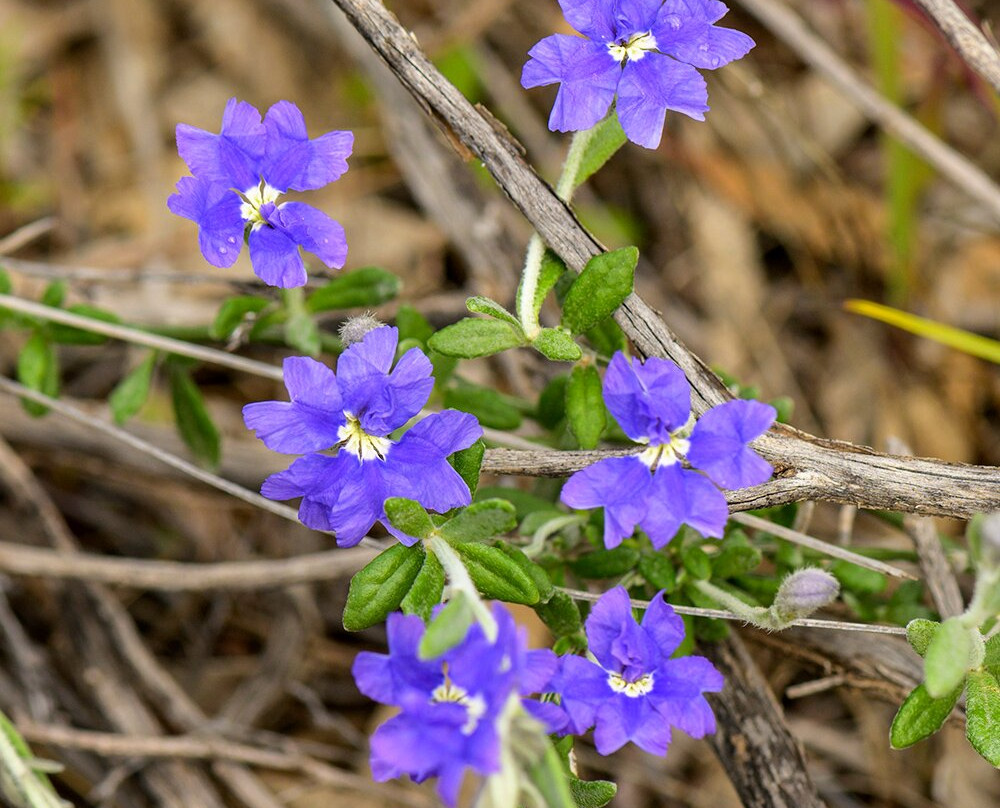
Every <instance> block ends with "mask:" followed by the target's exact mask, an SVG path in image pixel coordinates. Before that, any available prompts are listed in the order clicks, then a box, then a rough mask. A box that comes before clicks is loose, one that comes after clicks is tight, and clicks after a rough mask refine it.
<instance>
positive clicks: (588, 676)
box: [556, 586, 722, 755]
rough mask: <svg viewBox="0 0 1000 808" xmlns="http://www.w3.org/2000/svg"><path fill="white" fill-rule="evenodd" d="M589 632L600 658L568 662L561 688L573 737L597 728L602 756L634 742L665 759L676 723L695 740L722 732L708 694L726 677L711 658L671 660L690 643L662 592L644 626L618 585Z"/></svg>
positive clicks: (594, 612) (594, 613)
mask: <svg viewBox="0 0 1000 808" xmlns="http://www.w3.org/2000/svg"><path fill="white" fill-rule="evenodd" d="M586 631H587V644H588V645H589V647H590V653H591V654H592V655H593V657H594V659H595V660H596V661H591V660H590V659H588V658H584V657H578V656H568V657H565V658H564V659H563V665H562V671H561V673H560V676H559V679H558V681H557V684H556V689H557V691H558V692H559V695H560V696H561V697H562V701H561V704H562V707H563V709H564V710H565V711H566V713H567V714H568V716H569V725H570V731H571V732H573V733H582V732H586V731H587V730H588V729H589V728H590V727H594V743H595V744H596V746H597V751H598V752H600V753H601V754H602V755H610V754H611V753H612V752H614V751H616V750H618V749H620V748H621V747H622V746H624V745H625V744H626V743H628V742H629V741H632V742H633V743H634V744H635V745H636V746H638V747H640V748H642V749H645V750H646V751H647V752H651V753H652V754H654V755H665V754H666V752H667V746H668V745H669V744H670V728H671V727H672V726H673V727H677V728H678V729H681V730H683V731H684V732H686V733H687V734H688V735H690V736H691V737H692V738H702V737H704V736H705V735H708V734H710V733H712V732H714V731H715V717H714V716H713V715H712V708H711V707H709V705H708V702H707V701H706V700H705V697H704V696H703V695H702V694H703V693H706V692H708V693H714V692H718V691H719V690H721V689H722V674H721V673H719V672H718V671H717V670H716V669H715V667H714V666H713V665H712V663H711V662H709V661H708V660H707V659H705V657H701V656H687V657H681V658H679V659H671V658H670V656H671V654H673V652H674V651H676V650H677V647H678V646H679V645H680V644H681V641H682V640H683V639H684V621H683V620H682V619H681V618H680V617H679V616H678V615H677V614H676V613H675V612H674V610H673V609H672V608H671V607H670V606H669V605H668V604H667V603H666V602H664V600H663V593H662V592H661V593H660V594H658V595H657V596H656V597H655V598H653V601H652V602H651V603H650V604H649V608H648V609H647V610H646V613H645V615H643V618H642V623H641V624H639V623H636V621H635V617H634V616H633V614H632V607H631V605H630V603H629V597H628V593H627V592H626V591H625V588H624V587H622V586H618V587H615V588H614V589H612V590H611V591H609V592H606V593H605V594H604V595H602V596H601V599H600V600H599V601H598V602H597V603H596V604H595V605H594V608H593V609H591V611H590V615H589V616H588V617H587V623H586Z"/></svg>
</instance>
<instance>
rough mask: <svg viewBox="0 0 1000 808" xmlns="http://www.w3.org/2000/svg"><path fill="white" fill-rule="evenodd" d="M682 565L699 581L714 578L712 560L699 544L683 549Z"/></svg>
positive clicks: (689, 545) (686, 546)
mask: <svg viewBox="0 0 1000 808" xmlns="http://www.w3.org/2000/svg"><path fill="white" fill-rule="evenodd" d="M681 563H683V564H684V569H686V570H687V571H688V573H690V575H691V577H692V578H694V579H696V580H698V581H707V580H708V579H709V578H711V577H712V559H711V557H710V556H709V555H708V553H706V552H705V551H704V550H702V549H701V547H699V546H698V545H697V544H688V545H685V546H684V547H682V548H681Z"/></svg>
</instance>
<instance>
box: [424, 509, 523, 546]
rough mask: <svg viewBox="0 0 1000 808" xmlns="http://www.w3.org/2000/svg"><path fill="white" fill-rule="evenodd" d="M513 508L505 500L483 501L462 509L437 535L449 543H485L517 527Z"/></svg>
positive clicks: (442, 526) (439, 529)
mask: <svg viewBox="0 0 1000 808" xmlns="http://www.w3.org/2000/svg"><path fill="white" fill-rule="evenodd" d="M516 513H517V512H516V511H515V509H514V506H513V505H511V504H510V503H509V502H508V501H507V500H505V499H484V500H480V501H479V502H474V503H472V504H471V505H469V506H468V507H467V508H463V509H462V510H461V511H459V512H458V514H456V515H455V517H454V518H452V519H449V520H448V521H447V522H445V523H444V524H443V525H441V527H440V528H438V533H439V534H440V535H441V536H442V537H443V538H445V539H447V540H448V541H450V542H467V541H486V540H487V539H492V538H493V537H494V536H498V535H499V534H501V533H507V532H508V531H510V530H513V529H514V528H515V527H517V515H516Z"/></svg>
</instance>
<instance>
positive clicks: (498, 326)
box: [428, 317, 525, 359]
mask: <svg viewBox="0 0 1000 808" xmlns="http://www.w3.org/2000/svg"><path fill="white" fill-rule="evenodd" d="M524 343H525V339H524V335H523V334H522V333H521V330H520V328H514V326H512V325H511V324H510V323H505V322H503V321H502V320H481V319H479V318H474V317H466V318H465V319H464V320H459V321H458V322H457V323H454V324H453V325H449V326H448V327H447V328H443V329H441V330H440V331H438V332H437V333H436V334H435V335H434V336H433V337H431V338H430V339H429V340H428V345H429V346H430V347H431V348H433V349H434V350H435V351H437V352H438V353H442V354H444V355H445V356H456V357H458V358H459V359H474V358H476V357H480V356H492V355H493V354H495V353H500V352H501V351H506V350H507V349H508V348H517V347H519V346H521V345H524Z"/></svg>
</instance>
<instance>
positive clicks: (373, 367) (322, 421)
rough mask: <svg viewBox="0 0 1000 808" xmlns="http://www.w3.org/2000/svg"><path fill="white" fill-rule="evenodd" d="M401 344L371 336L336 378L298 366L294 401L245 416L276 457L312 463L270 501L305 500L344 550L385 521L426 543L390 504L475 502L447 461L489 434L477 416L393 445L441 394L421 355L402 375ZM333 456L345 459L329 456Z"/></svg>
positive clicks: (306, 514) (420, 429)
mask: <svg viewBox="0 0 1000 808" xmlns="http://www.w3.org/2000/svg"><path fill="white" fill-rule="evenodd" d="M398 339H399V334H398V332H397V330H396V329H395V328H391V327H389V326H380V327H378V328H375V329H373V330H371V331H369V332H368V333H367V334H365V336H364V337H363V339H361V341H360V342H356V343H354V344H353V345H351V346H350V347H349V348H348V349H347V350H346V351H344V353H343V354H342V355H341V356H340V359H339V360H338V362H337V372H336V374H334V372H333V371H332V370H330V368H328V367H327V366H326V365H324V364H322V363H321V362H317V361H315V360H313V359H309V358H308V357H304V356H298V357H290V358H288V359H286V360H285V363H284V373H285V386H286V387H287V388H288V393H289V396H290V398H291V401H288V402H284V401H260V402H256V403H254V404H247V405H246V406H245V407H244V408H243V418H244V421H245V422H246V425H247V427H249V428H250V429H254V430H256V432H257V437H259V438H260V439H261V440H262V441H264V444H265V445H266V446H267V447H268V448H269V449H273V450H274V451H276V452H284V453H286V454H305V456H304V457H301V458H299V459H298V460H296V461H295V462H294V463H292V465H291V466H290V467H289V468H288V469H286V470H285V471H282V472H279V473H277V474H272V475H271V476H270V477H269V478H268V479H267V480H265V482H264V485H263V487H262V488H261V493H262V494H263V495H264V496H265V497H268V498H269V499H276V500H285V499H294V498H295V497H302V503H301V505H300V506H299V518H300V519H301V520H302V522H303V523H304V524H305V525H307V526H308V527H311V528H315V529H317V530H332V531H334V533H336V535H337V543H338V544H339V545H340V546H342V547H350V546H352V545H355V544H357V543H358V542H359V541H361V539H362V538H363V537H364V535H365V534H366V533H367V532H368V530H369V529H370V528H371V527H372V525H373V524H375V522H376V521H380V520H381V521H382V522H383V524H384V525H385V526H386V529H388V530H389V532H390V533H392V534H393V535H394V536H396V537H397V538H398V539H399V540H400V541H402V542H403V543H404V544H413V543H414V542H415V541H416V539H414V538H413V537H412V536H407V535H406V534H404V533H401V532H399V531H397V530H396V529H395V528H393V527H392V525H391V524H389V523H388V520H386V518H385V500H386V499H388V498H389V497H406V498H408V499H415V500H417V501H418V502H419V503H420V504H421V505H423V506H424V507H425V508H428V509H429V510H432V511H437V512H444V511H448V510H451V509H452V508H457V507H459V506H461V505H468V504H469V502H470V501H471V497H470V495H469V488H468V486H467V485H466V484H465V482H464V481H463V480H462V478H461V477H460V476H459V474H458V473H457V472H456V471H455V470H454V469H453V468H452V467H451V466H450V465H449V464H448V460H447V457H448V455H450V454H451V453H453V452H456V451H458V450H460V449H465V448H468V447H469V446H471V445H472V444H473V443H475V441H476V440H477V439H478V438H479V437H480V435H482V431H483V430H482V428H481V427H480V426H479V422H478V421H476V419H475V417H474V416H472V415H469V414H468V413H464V412H458V411H456V410H445V411H443V412H440V413H435V414H433V415H429V416H428V417H426V418H424V419H423V420H422V421H420V422H419V423H417V424H416V425H415V426H413V427H412V428H411V429H409V430H408V431H407V432H406V433H405V434H404V435H403V437H402V438H401V439H400V440H399V441H398V442H396V441H393V440H391V439H390V438H389V434H390V433H391V432H393V431H394V430H397V429H399V428H400V427H402V426H403V425H404V424H406V422H407V421H409V420H410V419H411V418H413V417H414V416H415V415H416V414H417V413H418V412H420V409H421V407H423V405H424V404H425V403H426V402H427V398H428V396H430V393H431V390H432V389H433V387H434V379H433V378H432V376H431V363H430V360H429V359H428V358H427V357H426V356H424V354H423V353H422V352H421V351H420V350H419V349H417V348H411V349H410V350H409V351H407V352H406V353H405V354H403V356H402V357H401V358H400V360H399V362H397V363H396V366H395V367H394V368H393V367H392V365H393V360H394V359H395V356H396V345H397V342H398ZM390 368H391V370H390ZM331 448H337V449H338V450H339V451H338V452H337V454H336V455H334V456H330V455H326V454H320V453H319V452H321V451H322V450H326V449H331Z"/></svg>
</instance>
